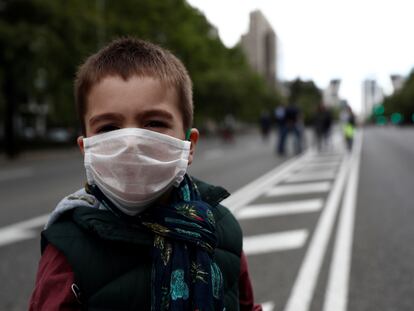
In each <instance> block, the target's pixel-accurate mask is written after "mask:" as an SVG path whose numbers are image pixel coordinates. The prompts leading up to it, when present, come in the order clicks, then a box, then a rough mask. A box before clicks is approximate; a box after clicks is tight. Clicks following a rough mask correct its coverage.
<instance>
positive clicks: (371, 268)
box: [0, 127, 414, 311]
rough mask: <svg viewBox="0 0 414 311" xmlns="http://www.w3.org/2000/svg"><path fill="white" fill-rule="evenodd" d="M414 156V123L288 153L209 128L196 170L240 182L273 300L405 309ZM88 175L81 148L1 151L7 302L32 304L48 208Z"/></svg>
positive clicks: (252, 261) (246, 223) (245, 216)
mask: <svg viewBox="0 0 414 311" xmlns="http://www.w3.org/2000/svg"><path fill="white" fill-rule="evenodd" d="M413 159H414V130H413V129H411V128H407V129H404V128H402V129H400V128H388V127H387V128H386V127H383V128H367V129H365V130H364V132H363V133H361V132H360V133H359V134H358V136H357V138H356V140H355V144H354V149H353V152H352V153H349V152H347V151H346V150H344V148H343V145H342V140H341V137H340V136H339V133H337V135H334V137H333V139H332V142H331V144H330V146H329V148H327V150H325V151H323V152H321V153H317V152H316V151H315V150H307V151H306V152H304V153H303V154H302V155H300V156H297V157H293V156H290V157H288V158H278V157H277V156H276V155H275V154H274V137H271V139H270V140H269V141H268V142H265V141H262V139H261V138H260V137H259V135H258V134H254V133H253V134H248V135H244V136H241V137H237V139H236V140H235V142H234V143H233V144H229V143H226V144H225V143H223V142H222V141H221V140H219V139H205V140H204V141H203V140H202V141H201V142H200V145H199V148H198V153H197V156H196V159H195V162H194V164H193V166H192V167H191V169H190V173H191V174H193V175H194V176H197V177H199V178H201V179H204V180H206V181H209V182H212V183H215V184H218V185H222V186H224V187H226V188H227V189H228V190H229V191H231V192H232V193H233V195H232V196H231V197H229V198H228V199H226V200H225V202H224V203H225V204H226V205H227V206H228V207H229V208H230V209H231V210H232V211H233V212H234V214H235V215H236V216H237V218H238V219H239V221H240V223H241V225H242V228H243V232H244V250H245V252H246V254H247V255H248V261H249V267H250V273H251V278H252V281H253V285H254V290H255V296H256V300H257V302H260V303H263V306H264V309H265V310H281V311H307V310H312V311H316V310H318V311H320V310H323V311H345V310H350V311H359V310H361V311H362V310H386V311H389V310H399V311H400V310H413V309H414V295H413V288H414V278H413V277H412V276H413V275H414V248H412V247H411V246H412V245H414V243H413V242H414V226H412V225H411V222H412V219H414V207H413V204H412V203H411V197H412V195H411V193H412V191H413V189H414V188H413V184H414V164H413V163H414V162H413ZM83 183H84V172H83V167H82V158H81V156H80V155H79V154H78V152H77V151H76V150H75V149H74V150H64V151H54V152H51V153H41V154H38V155H35V156H30V157H25V158H24V159H21V160H18V161H17V162H15V163H11V164H6V163H5V162H4V161H2V162H0V195H1V197H2V203H1V206H0V215H1V217H0V278H1V280H2V282H1V285H0V310H7V311H8V310H25V309H27V301H28V298H29V296H30V292H31V289H32V287H33V282H34V277H35V272H36V267H37V262H38V260H39V256H40V254H39V239H38V236H39V233H40V230H41V227H42V225H43V224H44V222H45V221H46V219H47V218H46V217H47V213H49V212H50V211H51V210H52V209H53V208H54V206H55V205H56V203H57V202H58V201H59V200H60V199H61V198H62V197H63V196H64V195H66V194H68V193H70V192H72V191H75V190H76V189H78V188H80V187H82V185H83Z"/></svg>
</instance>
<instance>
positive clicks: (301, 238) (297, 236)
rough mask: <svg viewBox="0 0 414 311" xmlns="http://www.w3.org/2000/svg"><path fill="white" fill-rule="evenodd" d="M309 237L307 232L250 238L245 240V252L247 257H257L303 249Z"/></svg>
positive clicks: (299, 231)
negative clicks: (264, 254) (258, 255)
mask: <svg viewBox="0 0 414 311" xmlns="http://www.w3.org/2000/svg"><path fill="white" fill-rule="evenodd" d="M307 237H308V231H307V230H294V231H285V232H276V233H269V234H261V235H253V236H248V237H245V238H244V239H243V251H244V253H245V254H246V255H257V254H263V253H271V252H276V251H285V250H290V249H296V248H301V247H303V245H304V244H305V242H306V238H307Z"/></svg>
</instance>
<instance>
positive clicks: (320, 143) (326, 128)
mask: <svg viewBox="0 0 414 311" xmlns="http://www.w3.org/2000/svg"><path fill="white" fill-rule="evenodd" d="M313 126H314V132H315V137H316V146H317V148H318V151H322V150H324V149H325V148H326V147H327V146H328V145H329V137H330V133H331V127H332V113H331V111H330V110H329V109H328V108H327V107H326V106H325V105H324V103H322V102H321V103H320V104H319V105H318V107H317V108H316V112H315V115H314V118H313Z"/></svg>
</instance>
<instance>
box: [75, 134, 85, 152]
mask: <svg viewBox="0 0 414 311" xmlns="http://www.w3.org/2000/svg"><path fill="white" fill-rule="evenodd" d="M76 142H77V143H78V147H79V150H80V151H81V153H82V154H85V152H84V150H83V136H79V137H78V139H77V140H76Z"/></svg>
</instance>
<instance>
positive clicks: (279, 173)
mask: <svg viewBox="0 0 414 311" xmlns="http://www.w3.org/2000/svg"><path fill="white" fill-rule="evenodd" d="M309 154H310V151H309V152H306V153H304V154H303V155H301V156H297V157H294V158H292V159H290V160H288V161H286V162H284V163H283V164H282V165H279V166H277V167H276V168H275V169H273V170H271V171H270V172H268V173H267V174H265V175H263V176H262V177H259V178H258V179H256V180H254V181H252V182H251V183H249V184H247V185H246V186H244V187H242V188H240V189H239V190H237V191H236V192H235V193H234V194H233V195H231V196H230V197H229V198H227V199H225V200H223V201H222V202H221V204H223V205H224V206H226V207H227V208H229V209H230V210H231V211H232V212H233V213H234V212H235V211H236V210H237V209H239V208H241V207H243V206H245V205H247V204H248V203H249V202H252V201H253V200H255V199H256V198H258V197H259V196H260V195H262V194H263V193H264V192H265V191H266V190H267V189H268V188H269V187H270V186H271V185H274V184H276V183H277V182H279V181H281V180H283V178H284V177H285V176H286V174H288V173H290V172H291V171H292V170H293V169H294V168H295V167H296V166H298V165H300V163H301V161H303V160H304V159H306V158H307V157H308V156H309Z"/></svg>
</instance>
